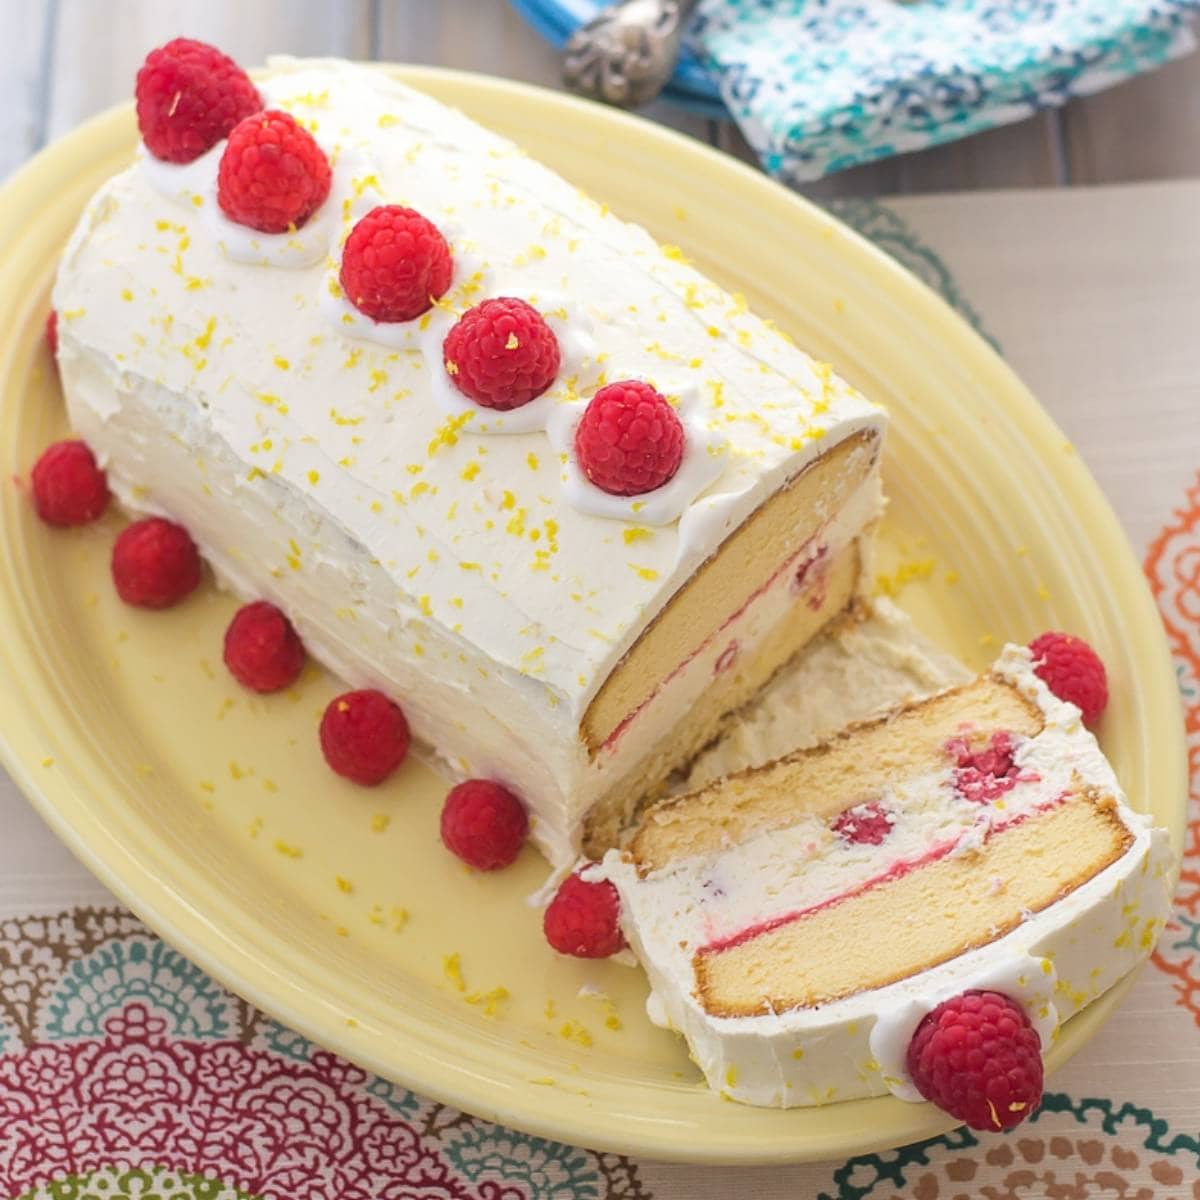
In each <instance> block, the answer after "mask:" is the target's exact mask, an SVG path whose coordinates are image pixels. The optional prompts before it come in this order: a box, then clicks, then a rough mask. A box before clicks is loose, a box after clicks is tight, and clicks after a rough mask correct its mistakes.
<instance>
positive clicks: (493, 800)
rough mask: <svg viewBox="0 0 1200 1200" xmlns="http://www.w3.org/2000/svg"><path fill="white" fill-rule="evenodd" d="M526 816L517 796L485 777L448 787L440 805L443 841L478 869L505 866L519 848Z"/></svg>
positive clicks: (523, 833)
mask: <svg viewBox="0 0 1200 1200" xmlns="http://www.w3.org/2000/svg"><path fill="white" fill-rule="evenodd" d="M528 832H529V818H528V817H527V816H526V815H525V809H524V807H523V806H522V804H521V802H520V800H518V799H517V798H516V796H514V795H513V794H512V792H510V791H509V790H508V789H507V788H505V787H501V786H500V784H498V783H492V782H491V781H490V780H488V779H468V780H467V781H466V783H460V784H459V785H458V786H457V787H454V788H451V789H450V792H449V794H448V795H447V796H446V803H445V805H444V806H443V807H442V842H443V843H444V845H445V847H446V849H447V850H449V851H450V853H451V854H457V855H458V857H459V858H461V859H462V860H463V862H465V863H466V864H467V865H468V866H471V867H476V868H477V869H478V870H480V871H495V870H497V869H498V868H500V867H507V866H508V864H509V863H511V862H512V861H513V860H514V859H515V858H516V857H517V855H518V854H520V852H521V846H522V845H523V844H524V842H525V835H526V834H527V833H528Z"/></svg>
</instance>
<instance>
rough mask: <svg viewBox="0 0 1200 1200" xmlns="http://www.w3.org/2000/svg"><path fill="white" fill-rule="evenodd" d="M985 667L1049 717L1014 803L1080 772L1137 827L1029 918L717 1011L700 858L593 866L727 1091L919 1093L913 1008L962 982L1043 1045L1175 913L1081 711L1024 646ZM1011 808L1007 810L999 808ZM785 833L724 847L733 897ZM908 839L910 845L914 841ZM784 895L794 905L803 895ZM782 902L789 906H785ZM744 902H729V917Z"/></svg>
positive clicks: (1161, 847) (661, 1016)
mask: <svg viewBox="0 0 1200 1200" xmlns="http://www.w3.org/2000/svg"><path fill="white" fill-rule="evenodd" d="M994 670H995V672H996V673H997V674H998V675H1000V676H1002V677H1003V678H1006V679H1008V680H1010V681H1011V682H1012V683H1014V684H1015V685H1016V686H1017V687H1018V688H1019V690H1020V691H1021V692H1022V694H1023V695H1025V696H1026V697H1028V698H1029V699H1030V700H1032V701H1033V702H1034V703H1036V704H1037V705H1038V707H1039V708H1040V709H1041V711H1042V713H1043V715H1044V727H1043V729H1042V731H1041V732H1040V733H1038V734H1037V735H1036V736H1035V737H1033V738H1030V739H1028V740H1025V741H1024V742H1022V743H1021V744H1020V745H1019V746H1018V747H1017V750H1016V753H1015V756H1014V761H1015V763H1016V765H1017V766H1018V768H1019V770H1020V772H1021V773H1022V774H1026V775H1028V776H1029V777H1030V778H1031V779H1034V780H1035V782H1034V783H1033V784H1032V785H1026V786H1025V787H1024V788H1023V789H1022V790H1023V791H1024V792H1025V793H1026V797H1025V800H1024V801H1023V803H1027V804H1032V805H1037V804H1039V803H1043V802H1048V801H1051V800H1052V799H1053V797H1054V796H1055V795H1057V794H1059V793H1061V791H1062V789H1063V787H1064V786H1065V784H1066V783H1068V782H1069V781H1070V780H1071V779H1072V777H1073V776H1077V777H1078V779H1080V780H1082V781H1083V783H1084V784H1087V785H1091V786H1094V787H1095V788H1097V789H1099V790H1101V791H1103V792H1105V793H1107V794H1111V795H1112V796H1114V797H1115V798H1116V799H1117V802H1118V803H1117V812H1118V815H1119V816H1120V818H1121V820H1122V821H1123V823H1124V824H1125V825H1126V826H1127V828H1128V829H1129V830H1130V832H1131V833H1132V834H1133V843H1132V845H1131V846H1130V847H1129V849H1128V850H1127V851H1126V852H1125V853H1124V854H1123V855H1122V856H1121V857H1120V858H1119V859H1118V860H1117V861H1115V862H1113V863H1112V864H1110V865H1109V866H1108V867H1106V868H1105V869H1103V870H1102V871H1100V872H1099V873H1098V874H1097V875H1095V876H1094V877H1093V878H1092V879H1090V880H1089V881H1087V882H1086V883H1085V884H1083V885H1082V886H1081V887H1079V888H1077V889H1076V890H1074V891H1073V892H1071V893H1070V894H1069V895H1068V896H1067V897H1065V898H1064V899H1063V900H1060V901H1058V902H1057V903H1055V904H1053V905H1051V906H1050V907H1048V908H1046V909H1044V910H1043V911H1042V912H1040V913H1037V914H1033V915H1031V916H1029V917H1028V918H1027V919H1026V920H1025V921H1023V922H1022V923H1021V924H1020V925H1019V926H1017V928H1015V929H1014V930H1012V931H1011V932H1010V933H1008V934H1006V935H1005V936H1003V937H1001V938H999V939H997V940H996V941H994V942H992V943H990V944H989V945H986V946H983V947H980V948H979V949H977V950H973V951H970V952H968V953H966V954H963V955H960V956H959V957H957V958H954V959H952V960H950V961H949V962H947V963H945V964H943V965H941V966H938V967H934V968H931V969H929V970H926V971H923V972H920V973H918V974H916V975H913V976H911V977H909V978H907V979H904V980H901V981H899V982H897V983H894V984H890V985H888V986H886V987H881V988H876V989H873V990H870V991H864V992H861V993H858V994H856V995H854V996H851V997H848V998H846V999H844V1000H839V1001H835V1002H832V1003H827V1004H823V1005H820V1006H818V1007H815V1008H811V1009H797V1010H793V1011H789V1012H780V1013H776V1014H772V1015H764V1016H754V1017H739V1018H730V1017H713V1016H710V1015H709V1014H707V1013H706V1012H705V1011H704V1009H703V1007H702V1006H701V1004H700V1002H699V1001H698V999H697V998H696V996H695V995H694V988H695V978H694V973H693V966H692V953H693V950H694V948H695V947H696V946H698V945H703V944H706V943H707V942H709V941H710V940H712V937H711V935H712V930H711V929H710V928H709V923H711V920H712V917H711V916H705V915H702V914H701V912H700V911H699V910H698V909H697V908H695V907H693V906H692V905H691V904H690V902H689V901H688V900H687V899H686V896H687V895H690V894H691V891H689V888H688V881H689V880H690V879H691V876H692V874H694V871H693V866H694V865H696V864H699V865H700V866H703V865H704V864H703V862H702V861H701V860H684V862H683V863H682V865H681V866H680V865H676V866H674V867H667V868H664V869H663V870H661V871H660V872H653V873H651V874H650V875H649V876H647V877H646V878H645V879H641V878H639V876H638V873H637V870H636V868H635V866H634V865H633V864H632V863H631V862H629V861H627V860H625V859H624V858H623V857H622V855H621V853H620V852H618V851H612V852H610V853H609V854H608V855H607V856H606V857H605V859H604V862H603V863H602V864H601V866H600V867H598V868H596V869H595V872H596V873H597V874H601V875H603V876H604V877H606V878H608V879H610V880H611V881H612V882H613V883H614V884H615V885H616V887H617V889H618V890H619V892H620V894H621V906H622V924H623V927H624V929H625V932H626V936H627V938H628V940H629V942H630V945H631V946H632V947H633V949H634V952H635V953H636V955H637V956H638V959H639V960H640V962H641V963H642V965H643V967H644V968H645V969H646V972H647V974H648V976H649V978H650V983H651V989H652V991H651V996H650V1000H649V1001H648V1004H647V1011H648V1013H649V1015H650V1018H651V1020H653V1021H655V1022H656V1023H658V1024H661V1025H665V1026H667V1027H669V1028H673V1029H675V1030H677V1031H678V1032H680V1033H682V1034H683V1035H684V1036H685V1037H686V1039H687V1041H688V1045H689V1049H690V1051H691V1054H692V1057H693V1059H694V1060H695V1061H696V1063H697V1064H698V1065H699V1066H700V1068H701V1070H702V1071H703V1072H704V1075H705V1077H706V1079H707V1081H708V1083H709V1085H710V1086H711V1087H713V1088H714V1089H716V1090H719V1091H721V1092H723V1093H724V1094H726V1095H728V1096H729V1097H730V1098H731V1099H734V1100H739V1101H743V1102H745V1103H749V1104H758V1105H766V1106H773V1107H791V1106H801V1105H811V1104H822V1103H827V1102H830V1101H833V1100H843V1099H850V1098H853V1097H859V1096H870V1095H881V1094H884V1093H887V1092H891V1093H892V1094H894V1095H897V1096H900V1097H902V1098H904V1099H908V1100H914V1099H919V1098H920V1097H919V1095H918V1094H917V1093H916V1092H915V1090H914V1089H913V1087H912V1084H911V1080H910V1079H909V1077H908V1075H907V1071H906V1069H905V1065H904V1056H905V1051H906V1048H907V1046H908V1042H909V1040H910V1039H911V1036H912V1034H913V1033H914V1032H915V1030H916V1027H917V1025H918V1024H919V1022H920V1020H921V1018H922V1017H923V1016H924V1015H925V1013H927V1012H929V1011H930V1010H931V1009H932V1008H933V1007H935V1006H936V1005H937V1004H938V1003H940V1002H941V1001H942V1000H944V999H946V998H948V997H950V996H953V995H956V994H958V993H960V992H962V991H965V990H968V989H971V988H995V989H996V990H999V991H1003V992H1005V993H1006V994H1008V995H1010V996H1012V997H1013V998H1014V999H1016V1000H1017V1001H1018V1002H1019V1003H1021V1004H1022V1005H1023V1007H1024V1008H1025V1010H1026V1011H1027V1013H1028V1014H1029V1016H1030V1019H1031V1021H1032V1022H1033V1024H1034V1026H1035V1028H1036V1029H1037V1030H1038V1033H1039V1035H1040V1036H1041V1038H1042V1044H1043V1047H1046V1046H1048V1045H1049V1044H1050V1043H1051V1042H1052V1041H1053V1039H1054V1037H1055V1036H1057V1031H1058V1028H1059V1026H1060V1025H1061V1023H1062V1022H1063V1021H1065V1020H1066V1019H1067V1018H1068V1017H1070V1016H1071V1015H1073V1014H1074V1013H1075V1012H1078V1011H1079V1010H1080V1009H1082V1008H1083V1007H1085V1006H1086V1005H1087V1004H1089V1003H1090V1002H1091V1001H1092V1000H1094V999H1095V998H1096V997H1097V996H1099V995H1100V994H1101V993H1103V992H1104V991H1105V990H1106V989H1107V988H1109V987H1111V986H1112V985H1113V984H1114V983H1115V982H1116V981H1117V980H1118V979H1120V978H1121V977H1122V976H1123V975H1125V974H1126V973H1127V972H1128V971H1129V970H1130V969H1132V967H1134V966H1135V965H1136V964H1137V963H1138V962H1140V961H1141V960H1142V959H1143V958H1145V957H1146V955H1148V954H1149V952H1150V950H1151V949H1152V948H1153V946H1154V942H1155V940H1156V939H1157V936H1158V934H1159V932H1160V931H1161V929H1162V927H1163V925H1164V924H1165V922H1166V919H1167V916H1168V914H1169V911H1170V886H1171V868H1172V864H1173V856H1172V853H1171V850H1170V846H1169V843H1168V839H1167V834H1166V832H1165V831H1164V830H1162V829H1156V828H1152V827H1151V825H1150V822H1149V820H1148V819H1147V818H1146V817H1143V816H1141V815H1138V814H1135V813H1133V812H1132V811H1131V810H1130V809H1129V807H1128V805H1127V803H1126V801H1125V797H1124V794H1123V793H1122V791H1121V789H1120V786H1119V784H1118V783H1117V780H1116V778H1115V776H1114V775H1113V772H1112V769H1111V767H1110V766H1109V764H1108V762H1107V761H1106V759H1105V758H1104V756H1103V754H1102V753H1101V751H1100V748H1099V746H1098V745H1097V743H1096V740H1095V738H1094V737H1093V736H1092V735H1091V733H1090V732H1088V731H1087V730H1086V729H1085V728H1084V727H1083V725H1082V722H1081V720H1080V715H1079V710H1078V709H1077V708H1075V706H1074V705H1071V704H1066V703H1064V702H1062V701H1060V700H1058V699H1057V698H1056V697H1054V696H1053V695H1052V694H1051V693H1050V691H1049V690H1048V689H1047V688H1046V686H1045V684H1044V683H1043V682H1042V681H1041V679H1039V678H1038V677H1037V675H1036V674H1035V673H1034V671H1033V669H1032V664H1031V660H1030V655H1029V652H1028V650H1026V649H1025V648H1023V647H1016V646H1008V647H1006V648H1005V650H1004V652H1003V654H1002V655H1001V657H1000V659H999V661H998V662H997V664H996V666H995V667H994ZM906 786H909V787H910V788H911V789H912V791H913V792H914V793H916V792H918V791H919V790H920V785H919V781H910V783H909V784H908V785H906ZM1016 794H1017V793H1010V797H1011V796H1015V795H1016ZM970 807H975V806H970ZM976 811H977V812H978V809H977V808H976ZM981 815H982V814H981ZM1013 815H1014V813H1013V812H1009V813H1008V818H1011V817H1012V816H1013ZM906 819H908V820H909V821H910V823H912V824H913V825H914V827H915V826H916V825H919V824H920V823H922V822H925V823H928V822H930V821H933V822H935V823H936V822H938V821H941V822H942V823H943V824H944V825H945V827H946V828H947V829H948V828H949V825H950V824H953V820H954V819H955V818H954V816H953V814H947V813H940V814H939V813H938V812H935V811H933V810H932V809H931V810H930V811H928V812H925V811H919V812H917V813H916V814H914V815H913V816H912V817H906V814H904V813H903V812H901V813H900V814H899V815H898V817H897V823H896V825H895V826H894V831H895V833H896V834H900V835H901V837H902V839H903V831H902V830H901V825H900V823H901V822H902V821H904V820H906ZM983 819H985V820H986V819H991V815H988V816H985V817H984V818H983ZM947 822H949V824H947ZM939 828H941V826H939ZM793 832H794V833H795V836H797V837H800V836H801V835H803V834H804V833H805V831H804V830H797V831H791V830H789V831H785V833H784V835H781V834H780V833H779V832H778V831H776V833H774V834H772V835H771V836H770V837H769V838H760V839H757V840H752V841H751V842H748V843H746V844H745V845H744V846H741V847H738V848H737V849H736V850H735V851H726V852H724V853H722V854H721V855H719V856H718V857H719V859H720V864H719V870H720V872H721V879H722V881H723V884H722V886H723V888H724V889H725V890H727V891H728V893H729V894H732V895H734V896H737V895H738V894H739V890H744V891H746V892H755V893H756V894H757V893H761V890H762V887H763V886H765V885H764V879H766V877H767V875H769V873H770V871H771V869H772V864H773V863H774V864H775V865H776V866H777V865H778V863H777V861H776V860H777V858H778V857H779V856H781V855H784V854H786V847H785V846H784V842H786V840H787V836H789V835H792V834H793ZM808 832H809V834H812V835H813V836H816V834H815V833H814V831H808ZM960 832H961V831H960ZM892 840H893V839H892V838H889V839H888V842H887V843H885V845H887V844H888V843H891V842H892ZM910 840H912V841H913V844H914V845H916V844H917V843H918V842H920V841H922V840H923V839H921V838H920V837H915V836H914V838H913V839H910ZM924 840H927V839H924ZM767 843H770V847H773V849H772V850H771V853H770V854H767V853H766V849H764V847H767ZM962 844H963V847H964V852H965V851H966V850H969V846H970V844H971V843H970V834H969V833H968V834H967V835H966V837H965V838H964V839H963V842H962ZM770 847H767V848H770ZM877 852H878V851H877V849H876V848H875V847H871V846H870V845H866V846H861V847H854V848H852V852H851V853H850V857H852V858H855V862H852V863H850V864H849V866H848V867H847V871H848V872H849V873H850V874H854V873H855V872H856V871H857V874H858V875H864V877H865V876H869V875H871V874H872V869H871V864H870V862H869V861H868V860H869V859H870V857H871V855H872V854H873V853H877ZM764 855H766V857H764ZM889 856H891V855H890V854H889ZM901 857H902V854H901ZM735 859H736V860H738V861H735ZM858 859H862V862H858V861H857V860H858ZM697 869H698V868H697ZM739 870H740V874H739ZM674 872H679V875H678V884H677V885H676V886H672V883H671V880H672V877H673V874H674ZM781 878H782V880H783V883H782V886H783V887H785V888H786V887H789V886H790V887H793V888H795V887H796V886H800V887H804V886H813V882H812V881H811V880H810V881H809V883H808V884H807V885H806V884H804V883H800V884H799V885H797V883H796V880H795V878H794V877H791V876H789V875H788V873H787V872H786V871H785V872H784V873H783V876H782V877H781ZM847 878H849V875H847ZM693 882H694V881H693ZM767 882H768V883H769V880H767ZM816 882H820V881H816ZM693 890H694V889H693ZM785 899H786V898H785ZM793 899H795V900H796V901H797V906H799V904H801V903H803V899H804V898H803V896H799V895H798V896H797V897H793ZM781 904H782V908H783V909H789V908H791V907H793V906H792V905H791V904H790V903H783V902H781ZM753 915H754V914H753V913H749V912H743V913H741V914H738V913H730V914H729V920H730V921H731V922H732V925H731V928H733V927H735V926H737V925H738V924H739V921H740V922H741V923H742V924H745V922H746V920H747V919H750V918H752V917H753ZM693 926H694V927H693ZM719 932H720V931H718V935H719Z"/></svg>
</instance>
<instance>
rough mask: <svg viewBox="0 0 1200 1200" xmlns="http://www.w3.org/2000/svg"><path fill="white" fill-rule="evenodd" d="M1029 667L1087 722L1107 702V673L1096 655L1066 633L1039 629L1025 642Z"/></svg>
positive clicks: (1085, 643) (1093, 718) (1101, 709)
mask: <svg viewBox="0 0 1200 1200" xmlns="http://www.w3.org/2000/svg"><path fill="white" fill-rule="evenodd" d="M1029 650H1030V653H1031V654H1032V655H1033V669H1034V671H1035V672H1036V673H1037V674H1038V675H1039V676H1041V678H1042V680H1043V681H1044V682H1045V684H1046V686H1047V687H1048V688H1049V689H1050V690H1051V691H1052V692H1053V693H1054V694H1055V695H1056V696H1057V697H1058V698H1059V699H1060V700H1069V701H1070V702H1071V703H1072V704H1074V705H1077V706H1078V707H1079V710H1080V712H1082V713H1083V719H1084V720H1085V721H1086V722H1087V723H1088V724H1089V725H1091V724H1092V723H1093V722H1095V721H1098V720H1099V719H1100V715H1101V714H1102V713H1103V712H1104V708H1105V705H1107V704H1108V675H1107V674H1106V673H1105V670H1104V663H1103V662H1101V661H1100V656H1099V655H1098V654H1097V653H1096V652H1095V650H1093V649H1092V648H1091V646H1089V645H1088V644H1087V642H1085V641H1084V640H1083V638H1078V637H1075V636H1073V635H1072V634H1069V633H1043V634H1042V635H1041V636H1040V637H1036V638H1034V639H1033V641H1032V642H1030V643H1029Z"/></svg>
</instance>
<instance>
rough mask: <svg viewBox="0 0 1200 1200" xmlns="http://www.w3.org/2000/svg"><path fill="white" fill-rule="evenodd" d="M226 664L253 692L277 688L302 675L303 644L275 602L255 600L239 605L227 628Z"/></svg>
mask: <svg viewBox="0 0 1200 1200" xmlns="http://www.w3.org/2000/svg"><path fill="white" fill-rule="evenodd" d="M225 665H226V666H227V667H228V668H229V673H230V674H231V675H232V676H233V677H234V679H236V680H237V681H238V683H240V684H241V685H242V686H243V687H248V688H249V689H250V690H251V691H252V692H278V691H281V690H282V689H283V688H285V687H290V686H291V685H292V684H293V683H295V682H296V680H297V679H298V678H299V677H300V672H301V671H302V670H303V669H304V644H303V643H302V642H301V641H300V638H299V636H298V635H297V633H296V631H295V630H294V629H293V628H292V623H291V621H289V620H288V619H287V617H285V616H284V615H283V613H281V612H280V611H279V609H277V608H276V607H275V605H273V604H269V603H267V601H266V600H256V601H255V602H254V603H253V604H246V605H244V606H243V607H241V608H239V609H238V610H237V612H236V613H234V616H233V620H232V621H230V622H229V628H228V629H226V630H225Z"/></svg>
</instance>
